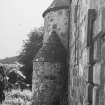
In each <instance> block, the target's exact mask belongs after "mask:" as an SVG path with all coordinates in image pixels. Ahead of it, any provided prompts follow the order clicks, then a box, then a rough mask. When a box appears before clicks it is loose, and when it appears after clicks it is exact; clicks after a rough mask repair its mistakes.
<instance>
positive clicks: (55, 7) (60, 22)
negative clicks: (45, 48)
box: [43, 0, 69, 48]
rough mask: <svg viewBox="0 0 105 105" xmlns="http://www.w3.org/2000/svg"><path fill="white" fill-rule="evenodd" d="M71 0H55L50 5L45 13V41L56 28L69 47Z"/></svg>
mask: <svg viewBox="0 0 105 105" xmlns="http://www.w3.org/2000/svg"><path fill="white" fill-rule="evenodd" d="M68 7H69V0H54V1H53V3H52V4H51V5H50V7H49V8H48V9H47V10H46V11H45V12H44V13H43V17H44V20H45V21H44V27H45V35H44V43H46V42H47V39H48V37H49V36H50V35H51V32H52V31H53V30H54V31H56V32H57V34H58V36H59V38H60V39H61V42H62V44H63V45H64V47H65V48H67V42H68V41H67V39H68V38H67V36H68V35H67V32H68V31H67V30H68Z"/></svg>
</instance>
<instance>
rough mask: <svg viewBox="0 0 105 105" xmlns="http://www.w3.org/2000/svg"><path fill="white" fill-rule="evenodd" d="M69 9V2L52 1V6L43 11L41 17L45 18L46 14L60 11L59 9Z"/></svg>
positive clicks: (65, 0)
mask: <svg viewBox="0 0 105 105" xmlns="http://www.w3.org/2000/svg"><path fill="white" fill-rule="evenodd" d="M68 7H69V0H54V1H53V2H52V4H51V5H50V6H49V7H48V8H47V10H45V12H44V13H43V17H44V16H45V14H46V13H48V12H50V11H53V10H57V9H61V8H68Z"/></svg>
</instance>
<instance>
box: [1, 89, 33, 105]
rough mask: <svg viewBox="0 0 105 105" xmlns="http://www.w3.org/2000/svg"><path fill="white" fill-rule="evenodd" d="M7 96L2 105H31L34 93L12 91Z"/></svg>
mask: <svg viewBox="0 0 105 105" xmlns="http://www.w3.org/2000/svg"><path fill="white" fill-rule="evenodd" d="M5 94H6V98H5V101H4V102H3V104H2V105H31V102H32V92H31V91H30V90H24V91H21V90H12V91H10V92H7V93H5Z"/></svg>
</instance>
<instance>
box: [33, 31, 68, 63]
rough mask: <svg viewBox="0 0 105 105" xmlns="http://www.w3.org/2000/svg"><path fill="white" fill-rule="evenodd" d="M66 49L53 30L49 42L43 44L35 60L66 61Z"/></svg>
mask: <svg viewBox="0 0 105 105" xmlns="http://www.w3.org/2000/svg"><path fill="white" fill-rule="evenodd" d="M65 60H66V50H65V48H64V47H63V45H62V43H61V41H60V39H59V37H58V35H57V34H56V32H52V33H51V36H50V37H49V39H48V42H47V43H45V44H43V46H42V48H41V49H40V50H39V52H38V54H37V55H36V57H35V58H34V61H45V62H65Z"/></svg>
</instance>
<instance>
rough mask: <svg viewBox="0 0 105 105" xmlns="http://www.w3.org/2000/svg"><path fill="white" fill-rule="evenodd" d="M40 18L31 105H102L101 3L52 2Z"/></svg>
mask: <svg viewBox="0 0 105 105" xmlns="http://www.w3.org/2000/svg"><path fill="white" fill-rule="evenodd" d="M43 17H44V19H45V21H44V22H45V23H44V27H45V35H44V40H43V46H42V48H41V49H40V50H39V52H38V54H37V56H36V57H35V58H34V60H33V100H34V105H37V104H40V105H43V104H44V105H105V0H54V1H53V3H52V4H51V6H50V7H49V8H48V9H47V10H46V11H45V12H44V13H43ZM68 64H69V65H68Z"/></svg>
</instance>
